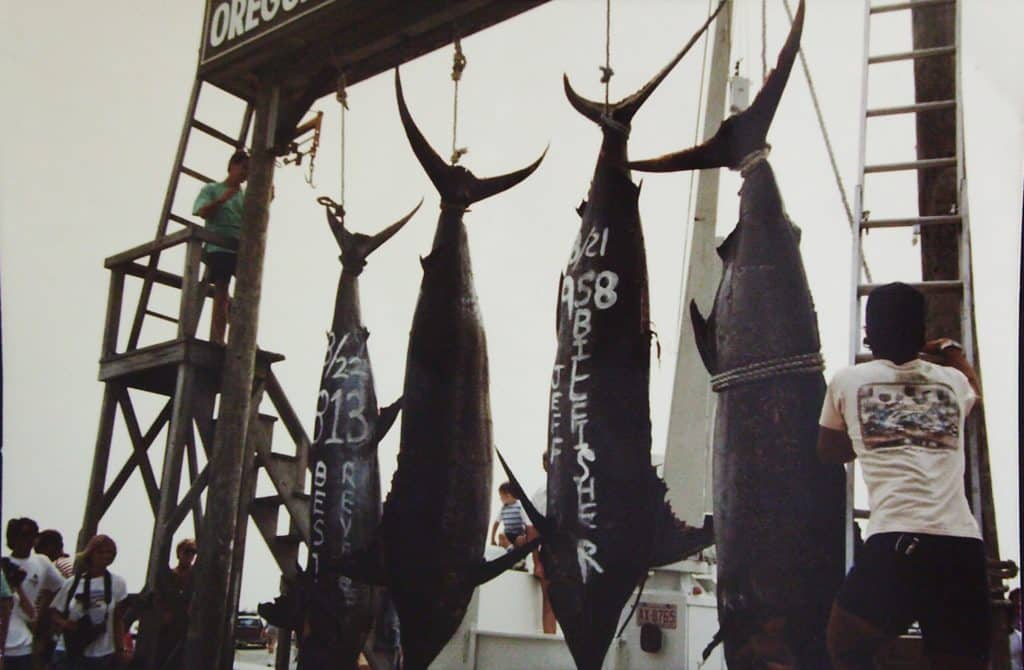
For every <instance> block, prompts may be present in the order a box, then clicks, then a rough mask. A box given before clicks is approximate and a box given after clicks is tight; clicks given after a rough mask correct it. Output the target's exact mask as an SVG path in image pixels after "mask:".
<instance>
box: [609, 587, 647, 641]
mask: <svg viewBox="0 0 1024 670" xmlns="http://www.w3.org/2000/svg"><path fill="white" fill-rule="evenodd" d="M649 576H650V573H649V572H647V571H646V570H645V571H644V576H643V579H641V580H640V587H639V588H638V589H637V590H636V598H634V599H633V606H632V607H630V608H629V614H627V615H626V618H625V619H623V620H622V625H621V626H619V632H618V634H617V635H616V636H615V637H616V638H620V637H622V633H623V632H625V630H626V626H628V625H629V622H630V621H631V620H632V619H633V615H634V614H636V608H637V607H638V606H639V605H640V598H642V597H643V595H644V587H645V586H647V578H648V577H649Z"/></svg>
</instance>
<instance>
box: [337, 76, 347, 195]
mask: <svg viewBox="0 0 1024 670" xmlns="http://www.w3.org/2000/svg"><path fill="white" fill-rule="evenodd" d="M347 85H348V80H347V78H346V77H345V73H344V72H342V73H341V74H340V75H338V91H337V94H336V96H335V97H337V99H338V102H339V103H341V180H340V181H341V190H340V202H339V203H338V208H343V207H344V205H345V112H346V111H348V89H347Z"/></svg>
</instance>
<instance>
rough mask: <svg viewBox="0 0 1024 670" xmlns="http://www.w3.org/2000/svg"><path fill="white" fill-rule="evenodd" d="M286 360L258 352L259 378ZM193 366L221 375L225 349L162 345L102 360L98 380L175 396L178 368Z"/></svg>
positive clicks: (192, 342)
mask: <svg viewBox="0 0 1024 670" xmlns="http://www.w3.org/2000/svg"><path fill="white" fill-rule="evenodd" d="M282 360H284V356H282V355H281V354H275V353H272V352H269V351H259V352H257V354H256V377H257V378H260V377H265V376H266V375H267V373H268V372H269V370H270V366H271V364H273V363H277V362H278V361H282ZM181 363H192V364H194V365H196V367H197V368H199V370H200V372H201V373H202V372H205V373H207V374H209V375H212V376H219V375H220V370H221V366H222V365H223V364H224V347H223V346H221V345H218V344H213V343H212V342H207V341H206V340H199V339H196V338H183V339H177V340H170V341H168V342H161V343H160V344H155V345H152V346H149V347H143V348H141V349H136V350H134V351H131V352H129V353H125V354H117V355H115V356H110V357H107V358H104V359H103V360H101V361H100V372H99V380H100V381H101V382H111V381H116V382H118V383H120V384H124V385H125V386H128V387H129V388H135V389H140V390H143V391H149V392H151V393H157V394H159V395H165V396H172V395H174V390H175V389H174V387H175V383H176V380H177V373H178V365H180V364H181Z"/></svg>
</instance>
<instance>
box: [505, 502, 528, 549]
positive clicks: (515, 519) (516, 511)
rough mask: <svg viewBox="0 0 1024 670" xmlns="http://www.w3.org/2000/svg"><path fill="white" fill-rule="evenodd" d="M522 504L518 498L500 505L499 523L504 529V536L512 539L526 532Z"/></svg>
mask: <svg viewBox="0 0 1024 670" xmlns="http://www.w3.org/2000/svg"><path fill="white" fill-rule="evenodd" d="M525 516H526V515H525V513H524V512H523V505H522V503H520V502H519V501H518V500H515V501H513V502H510V503H509V504H507V505H502V507H501V525H502V526H503V527H504V529H505V537H507V538H508V539H510V540H512V539H514V538H517V537H519V536H520V535H522V534H523V533H525V532H526V520H525V518H524V517H525Z"/></svg>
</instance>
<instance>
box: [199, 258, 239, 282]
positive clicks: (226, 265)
mask: <svg viewBox="0 0 1024 670" xmlns="http://www.w3.org/2000/svg"><path fill="white" fill-rule="evenodd" d="M203 260H204V261H205V262H206V267H208V268H209V269H210V277H209V278H210V280H211V281H218V280H221V279H231V277H233V276H234V274H235V263H236V262H237V260H238V254H236V253H234V252H232V251H207V252H205V253H204V254H203Z"/></svg>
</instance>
